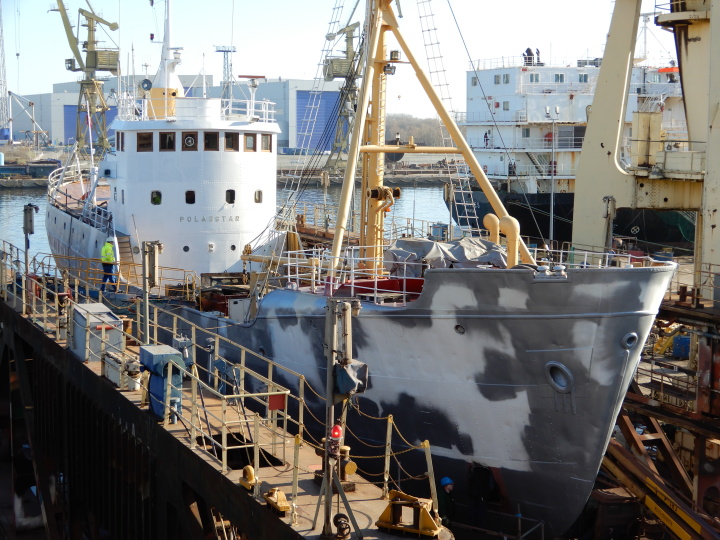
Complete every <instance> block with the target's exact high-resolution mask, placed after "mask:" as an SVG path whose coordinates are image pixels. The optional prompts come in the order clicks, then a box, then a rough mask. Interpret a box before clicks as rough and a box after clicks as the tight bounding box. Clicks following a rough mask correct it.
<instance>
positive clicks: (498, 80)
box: [494, 75, 500, 84]
mask: <svg viewBox="0 0 720 540" xmlns="http://www.w3.org/2000/svg"><path fill="white" fill-rule="evenodd" d="M494 79H495V84H500V75H495V78H494Z"/></svg>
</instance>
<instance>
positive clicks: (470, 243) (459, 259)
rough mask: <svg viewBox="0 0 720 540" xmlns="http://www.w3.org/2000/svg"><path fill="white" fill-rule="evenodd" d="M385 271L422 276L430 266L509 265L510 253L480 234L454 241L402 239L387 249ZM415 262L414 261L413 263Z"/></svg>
mask: <svg viewBox="0 0 720 540" xmlns="http://www.w3.org/2000/svg"><path fill="white" fill-rule="evenodd" d="M384 260H385V270H387V271H388V272H389V273H390V274H391V275H394V276H405V277H420V276H421V275H422V272H423V270H425V269H427V268H477V267H478V266H488V265H490V266H495V267H497V268H507V253H505V250H504V249H503V248H502V247H500V246H499V245H497V244H495V243H493V242H489V241H487V240H483V239H481V238H477V237H466V238H461V239H460V240H453V241H452V242H435V241H434V240H426V239H424V238H400V239H398V240H395V241H394V242H393V243H392V244H391V245H390V247H389V248H388V249H387V250H386V251H385V258H384ZM410 263H412V264H410Z"/></svg>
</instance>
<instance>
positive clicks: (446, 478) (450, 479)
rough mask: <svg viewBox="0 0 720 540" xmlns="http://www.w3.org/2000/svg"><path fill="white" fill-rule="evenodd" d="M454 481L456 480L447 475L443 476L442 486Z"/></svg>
mask: <svg viewBox="0 0 720 540" xmlns="http://www.w3.org/2000/svg"><path fill="white" fill-rule="evenodd" d="M454 483H455V482H453V481H452V478H448V477H447V476H445V477H443V478H442V480H440V487H445V486H448V485H450V484H454Z"/></svg>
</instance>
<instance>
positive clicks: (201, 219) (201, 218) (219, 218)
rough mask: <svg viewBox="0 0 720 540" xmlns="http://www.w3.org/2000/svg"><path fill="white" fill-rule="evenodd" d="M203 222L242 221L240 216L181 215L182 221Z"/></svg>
mask: <svg viewBox="0 0 720 540" xmlns="http://www.w3.org/2000/svg"><path fill="white" fill-rule="evenodd" d="M183 221H185V222H187V223H202V222H204V221H208V222H210V223H228V222H230V221H240V216H187V217H186V216H180V222H181V223H182V222H183Z"/></svg>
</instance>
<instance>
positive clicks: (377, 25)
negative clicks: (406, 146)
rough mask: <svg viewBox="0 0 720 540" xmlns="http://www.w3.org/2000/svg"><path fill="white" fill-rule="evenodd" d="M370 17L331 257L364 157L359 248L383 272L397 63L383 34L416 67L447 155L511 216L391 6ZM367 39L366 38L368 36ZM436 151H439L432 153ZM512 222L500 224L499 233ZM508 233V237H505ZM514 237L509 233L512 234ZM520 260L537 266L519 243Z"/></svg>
mask: <svg viewBox="0 0 720 540" xmlns="http://www.w3.org/2000/svg"><path fill="white" fill-rule="evenodd" d="M368 1H369V8H368V17H367V20H368V21H369V28H370V32H369V35H370V41H369V45H368V48H367V53H366V58H365V74H364V78H363V82H362V85H361V87H360V94H359V99H358V109H357V117H356V119H355V127H356V129H355V131H354V132H353V136H352V140H351V143H350V151H349V154H348V164H347V168H346V170H345V178H344V182H343V189H342V193H341V195H340V208H339V211H338V219H337V224H336V228H335V238H334V240H333V247H332V257H333V261H335V266H336V267H337V264H338V262H339V260H340V259H339V256H340V250H341V248H342V243H343V239H344V234H345V229H346V223H347V218H348V214H349V210H350V199H351V196H352V188H353V183H354V177H355V169H356V167H357V161H358V156H359V153H360V152H364V158H363V181H362V185H361V187H362V190H361V196H362V197H363V200H364V201H365V202H364V203H363V205H362V210H361V225H360V227H361V245H363V246H367V248H366V250H365V252H364V254H363V255H364V256H365V257H371V258H373V259H374V262H373V263H371V264H368V266H369V267H372V268H376V267H378V266H381V263H382V260H381V257H382V243H383V233H384V229H383V214H384V212H383V211H382V209H383V208H384V206H386V204H387V203H385V204H383V200H384V199H385V198H386V197H387V196H388V194H387V190H386V189H384V186H383V175H384V164H385V154H384V152H383V147H384V148H385V149H386V150H389V149H390V147H385V145H384V142H385V85H386V78H387V75H386V74H385V72H384V71H385V67H386V66H392V65H393V60H388V59H386V58H387V54H386V52H387V51H386V46H385V37H384V35H385V32H387V31H391V32H392V33H393V35H394V36H395V39H396V40H397V42H398V44H399V45H400V48H401V49H402V51H403V53H404V54H405V56H406V58H407V59H408V62H409V63H410V64H411V65H412V67H413V69H414V71H415V75H416V76H417V78H418V80H419V82H420V84H421V85H422V88H423V90H424V91H425V93H426V95H427V96H428V98H429V99H430V101H431V103H432V104H433V106H434V107H435V111H436V112H437V114H438V115H439V116H440V119H441V120H442V122H443V123H444V124H445V128H446V129H447V130H448V133H449V134H450V136H451V137H452V139H453V141H454V142H455V144H456V145H457V148H456V149H446V151H447V152H448V153H455V152H459V153H461V154H462V155H463V158H464V159H465V161H466V163H467V164H468V166H469V167H470V170H471V171H472V173H473V175H474V176H475V178H476V179H477V181H478V184H479V185H480V188H481V189H482V191H483V193H484V194H485V196H486V197H487V198H488V201H489V202H490V205H491V206H492V208H493V210H494V211H495V213H496V214H497V216H498V217H499V218H505V217H508V212H507V210H506V209H505V207H504V206H503V204H502V202H501V201H500V198H499V197H498V196H497V194H496V193H495V190H494V189H493V187H492V185H491V184H490V181H489V180H488V178H487V176H486V175H485V173H484V172H483V170H482V167H481V166H480V164H479V163H478V161H477V159H476V158H475V155H474V154H473V152H472V149H471V148H470V145H468V143H467V142H466V141H465V139H464V137H463V136H462V134H461V133H460V130H459V129H458V127H457V124H455V121H454V120H453V119H452V117H451V116H450V114H449V113H448V112H447V110H445V107H444V106H443V103H442V100H441V99H440V97H439V96H438V95H437V93H436V92H435V89H434V88H433V86H432V84H431V83H430V80H429V79H428V77H427V75H426V74H425V72H424V71H423V69H422V68H421V67H420V65H419V64H418V63H417V61H416V60H415V57H414V56H413V54H412V52H411V51H410V48H409V47H408V45H407V43H406V42H405V40H404V38H403V36H402V34H401V33H400V30H399V27H398V21H397V19H396V17H395V14H394V13H393V11H392V9H391V7H390V4H391V3H392V0H368ZM366 33H367V32H366ZM361 134H362V135H363V138H364V141H365V145H364V146H361V145H360V141H359V139H360V135H361ZM428 150H435V149H428ZM414 151H415V152H423V151H424V149H423V148H422V147H417V148H415V149H414ZM371 189H375V190H377V198H370V196H369V192H370V190H371ZM510 221H512V220H509V219H505V220H503V219H501V220H500V223H501V227H502V226H503V225H504V224H506V223H509V222H510ZM503 232H505V231H503ZM509 232H510V231H508V233H509ZM518 248H519V251H520V259H521V260H522V261H523V262H525V263H531V264H534V262H535V261H534V259H533V257H532V255H531V254H530V251H529V250H528V248H527V246H526V245H525V243H524V242H523V241H522V239H521V240H520V242H519V246H518Z"/></svg>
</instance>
